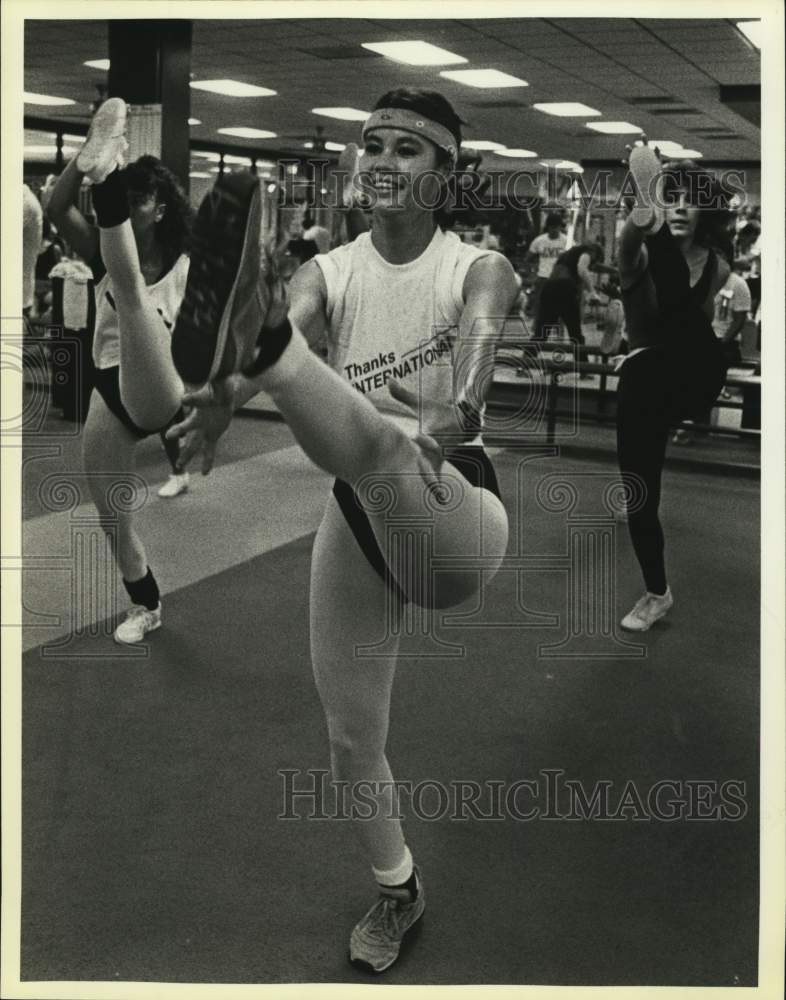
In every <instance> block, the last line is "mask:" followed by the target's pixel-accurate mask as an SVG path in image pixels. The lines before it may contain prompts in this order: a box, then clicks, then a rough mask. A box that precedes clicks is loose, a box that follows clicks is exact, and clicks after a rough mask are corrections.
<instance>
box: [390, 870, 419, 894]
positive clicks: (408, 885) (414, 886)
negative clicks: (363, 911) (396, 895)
mask: <svg viewBox="0 0 786 1000" xmlns="http://www.w3.org/2000/svg"><path fill="white" fill-rule="evenodd" d="M382 888H383V889H406V890H407V891H408V892H409V894H410V896H411V897H412V899H413V900H414V899H417V898H418V880H417V878H416V877H415V869H414V868H413V869H412V874H411V875H410V876H409V878H408V879H407V881H406V882H401V883H400V884H399V885H384V886H382Z"/></svg>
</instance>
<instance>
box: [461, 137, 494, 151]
mask: <svg viewBox="0 0 786 1000" xmlns="http://www.w3.org/2000/svg"><path fill="white" fill-rule="evenodd" d="M461 146H462V148H464V147H465V146H466V148H467V149H504V148H505V144H504V143H502V142H491V140H490V139H465V140H464V141H463V142H462V143H461Z"/></svg>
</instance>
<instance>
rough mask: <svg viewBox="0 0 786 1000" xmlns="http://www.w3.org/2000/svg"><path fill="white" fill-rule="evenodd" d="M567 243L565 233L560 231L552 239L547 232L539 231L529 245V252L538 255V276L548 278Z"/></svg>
mask: <svg viewBox="0 0 786 1000" xmlns="http://www.w3.org/2000/svg"><path fill="white" fill-rule="evenodd" d="M567 245H568V238H567V236H566V235H565V233H560V234H559V236H558V237H557V238H556V239H555V240H553V239H552V238H551V237H550V236H549V234H548V233H541V234H540V236H536V237H535V239H534V240H533V241H532V242H531V243H530V245H529V252H530V253H536V254H537V255H538V277H539V278H550V277H551V272H552V271H553V270H554V264H555V263H556V260H557V257H559V255H560V254H561V253H562V252H563V251H564V250H565V248H566V247H567Z"/></svg>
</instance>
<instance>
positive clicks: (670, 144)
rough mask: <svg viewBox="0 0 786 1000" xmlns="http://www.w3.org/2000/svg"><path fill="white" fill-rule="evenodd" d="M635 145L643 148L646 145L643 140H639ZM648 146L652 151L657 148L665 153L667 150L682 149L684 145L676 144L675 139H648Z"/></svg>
mask: <svg viewBox="0 0 786 1000" xmlns="http://www.w3.org/2000/svg"><path fill="white" fill-rule="evenodd" d="M633 145H634V146H643V145H644V143H643V141H642V140H641V139H637V140H636V141H635V142H634V144H633ZM647 145H648V146H650V147H651V148H652V149H655V147H656V146H657V148H658V149H659V150H661V152H665V151H666V150H667V149H682V143H681V142H675V141H674V140H673V139H647Z"/></svg>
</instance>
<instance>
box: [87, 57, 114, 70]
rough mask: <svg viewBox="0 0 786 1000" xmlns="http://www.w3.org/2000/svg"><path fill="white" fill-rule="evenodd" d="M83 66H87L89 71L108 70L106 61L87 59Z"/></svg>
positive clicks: (107, 61)
mask: <svg viewBox="0 0 786 1000" xmlns="http://www.w3.org/2000/svg"><path fill="white" fill-rule="evenodd" d="M82 65H83V66H89V67H90V69H109V60H108V59H88V60H87V62H83V63H82Z"/></svg>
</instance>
